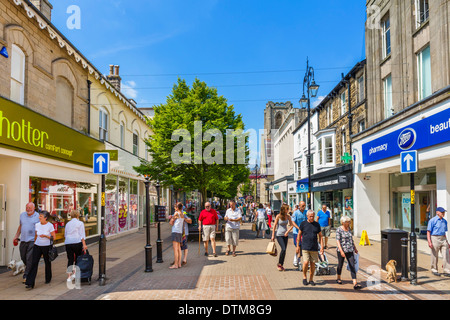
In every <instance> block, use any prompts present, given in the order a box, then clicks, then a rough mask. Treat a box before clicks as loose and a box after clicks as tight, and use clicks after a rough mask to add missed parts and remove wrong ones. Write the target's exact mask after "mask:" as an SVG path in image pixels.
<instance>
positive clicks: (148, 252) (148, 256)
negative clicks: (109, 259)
mask: <svg viewBox="0 0 450 320" xmlns="http://www.w3.org/2000/svg"><path fill="white" fill-rule="evenodd" d="M144 179H145V181H144V184H145V201H146V202H145V217H146V220H147V226H146V229H147V245H146V246H145V272H153V268H152V245H151V244H150V193H149V185H150V176H149V175H144Z"/></svg>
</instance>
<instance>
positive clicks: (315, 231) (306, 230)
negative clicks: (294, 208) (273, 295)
mask: <svg viewBox="0 0 450 320" xmlns="http://www.w3.org/2000/svg"><path fill="white" fill-rule="evenodd" d="M314 216H315V213H314V210H308V213H307V215H306V217H307V220H306V221H303V222H302V223H301V224H300V230H299V232H298V236H297V250H296V251H297V253H300V238H301V239H302V247H301V250H302V254H303V285H305V286H306V285H308V284H310V285H312V286H314V285H315V283H314V281H313V279H314V271H315V268H316V263H317V262H318V261H319V252H318V251H319V243H318V241H317V236H318V237H319V241H320V254H323V237H322V232H321V229H320V224H319V223H318V222H316V221H314ZM308 264H309V267H310V273H309V282H308V280H307V279H306V272H307V271H308Z"/></svg>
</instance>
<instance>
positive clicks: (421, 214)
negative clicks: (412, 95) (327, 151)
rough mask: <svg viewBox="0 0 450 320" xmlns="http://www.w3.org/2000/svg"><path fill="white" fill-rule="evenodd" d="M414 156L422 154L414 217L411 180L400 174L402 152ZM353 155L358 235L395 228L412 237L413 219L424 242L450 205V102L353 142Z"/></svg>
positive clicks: (447, 101) (417, 180)
mask: <svg viewBox="0 0 450 320" xmlns="http://www.w3.org/2000/svg"><path fill="white" fill-rule="evenodd" d="M412 150H416V151H417V153H418V172H417V173H415V174H414V184H415V188H414V189H415V200H416V203H415V212H411V191H410V189H411V184H410V174H402V173H401V172H400V171H401V170H400V161H401V160H400V154H401V152H404V151H412ZM353 155H354V166H355V176H354V178H355V184H354V194H355V224H356V230H357V233H358V235H360V234H361V232H362V231H363V230H366V231H367V232H368V234H369V236H370V235H379V234H380V231H381V230H383V229H392V228H398V229H402V230H405V231H408V232H410V231H411V216H412V215H413V214H414V216H415V231H416V232H417V233H418V235H419V237H421V238H425V237H426V226H427V223H428V221H429V220H430V219H431V218H432V217H434V216H435V214H436V213H435V211H436V208H437V207H444V208H445V209H447V210H448V209H449V205H450V99H447V100H444V101H443V102H441V103H439V104H436V105H434V106H433V107H429V108H427V109H421V110H420V111H417V112H416V113H414V114H412V115H410V116H408V117H404V118H403V119H402V120H400V121H398V122H397V123H395V124H393V125H391V126H389V127H387V128H384V129H382V130H379V131H377V132H376V133H373V134H370V135H367V136H365V137H363V138H361V139H360V140H358V141H356V142H354V143H353ZM445 218H446V219H447V216H445Z"/></svg>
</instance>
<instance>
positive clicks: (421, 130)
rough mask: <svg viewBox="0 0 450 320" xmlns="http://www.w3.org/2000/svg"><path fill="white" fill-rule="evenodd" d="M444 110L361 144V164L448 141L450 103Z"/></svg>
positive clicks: (449, 134)
mask: <svg viewBox="0 0 450 320" xmlns="http://www.w3.org/2000/svg"><path fill="white" fill-rule="evenodd" d="M448 104H449V107H448V108H446V109H445V110H443V111H441V112H438V113H436V114H433V115H431V116H429V117H426V118H425V119H423V120H420V121H417V122H415V123H412V124H410V125H409V126H406V127H403V128H401V129H398V130H396V131H394V132H391V133H388V134H385V135H383V136H382V137H380V138H378V139H375V140H372V141H370V142H368V143H365V144H363V146H362V153H363V163H364V164H368V163H372V162H375V161H379V160H384V159H387V158H390V157H394V156H399V155H400V153H402V152H404V151H409V150H420V149H424V148H428V147H431V146H435V145H438V144H441V143H444V142H448V141H450V103H448Z"/></svg>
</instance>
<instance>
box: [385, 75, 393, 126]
mask: <svg viewBox="0 0 450 320" xmlns="http://www.w3.org/2000/svg"><path fill="white" fill-rule="evenodd" d="M389 83H390V88H389ZM383 104H384V118H385V119H387V118H389V117H391V116H392V115H393V114H394V112H393V110H392V109H393V104H392V75H388V76H387V77H386V78H384V79H383Z"/></svg>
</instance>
